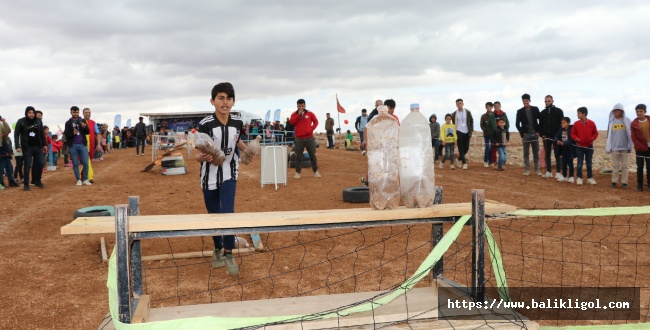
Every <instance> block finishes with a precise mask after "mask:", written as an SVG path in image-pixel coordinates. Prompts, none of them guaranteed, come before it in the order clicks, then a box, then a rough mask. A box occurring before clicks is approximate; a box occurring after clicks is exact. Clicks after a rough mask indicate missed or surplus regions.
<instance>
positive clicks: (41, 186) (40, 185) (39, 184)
mask: <svg viewBox="0 0 650 330" xmlns="http://www.w3.org/2000/svg"><path fill="white" fill-rule="evenodd" d="M35 186H37V187H39V188H41V189H43V188H45V185H44V184H43V183H37V184H35Z"/></svg>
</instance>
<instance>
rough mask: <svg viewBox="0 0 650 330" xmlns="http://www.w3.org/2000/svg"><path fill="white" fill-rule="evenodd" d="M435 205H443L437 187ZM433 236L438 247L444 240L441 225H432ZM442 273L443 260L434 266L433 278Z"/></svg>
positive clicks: (440, 191) (440, 190)
mask: <svg viewBox="0 0 650 330" xmlns="http://www.w3.org/2000/svg"><path fill="white" fill-rule="evenodd" d="M433 204H442V187H441V186H437V187H436V195H435V197H434V198H433ZM431 236H432V241H433V246H436V245H437V244H438V243H440V240H442V236H443V228H442V224H441V223H436V224H433V225H432V227H431ZM442 273H443V260H442V258H440V260H438V262H436V264H435V265H433V278H434V279H435V278H436V277H439V276H442Z"/></svg>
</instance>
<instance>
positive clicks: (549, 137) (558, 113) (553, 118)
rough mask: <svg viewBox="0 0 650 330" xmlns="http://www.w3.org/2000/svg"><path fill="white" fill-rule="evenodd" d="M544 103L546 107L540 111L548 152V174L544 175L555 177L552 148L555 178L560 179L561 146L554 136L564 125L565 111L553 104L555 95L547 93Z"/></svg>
mask: <svg viewBox="0 0 650 330" xmlns="http://www.w3.org/2000/svg"><path fill="white" fill-rule="evenodd" d="M544 103H545V104H546V108H544V110H542V112H540V113H539V131H540V135H541V136H542V141H543V142H544V151H545V152H546V155H545V157H544V160H545V161H546V175H544V177H545V178H552V177H553V173H551V148H552V149H553V154H554V155H555V178H556V179H559V178H560V177H562V173H561V172H562V161H561V160H560V158H561V153H560V148H558V145H557V141H555V139H554V137H555V133H557V132H558V131H559V130H560V128H561V127H562V123H561V121H562V118H564V112H563V111H562V109H560V108H558V107H556V106H555V105H554V104H553V96H551V95H546V97H545V98H544Z"/></svg>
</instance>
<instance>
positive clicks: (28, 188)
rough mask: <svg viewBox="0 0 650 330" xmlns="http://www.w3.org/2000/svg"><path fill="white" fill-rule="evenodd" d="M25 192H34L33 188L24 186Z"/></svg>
mask: <svg viewBox="0 0 650 330" xmlns="http://www.w3.org/2000/svg"><path fill="white" fill-rule="evenodd" d="M23 190H24V191H30V190H32V188H30V187H29V186H24V187H23Z"/></svg>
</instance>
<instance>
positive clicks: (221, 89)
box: [212, 82, 235, 101]
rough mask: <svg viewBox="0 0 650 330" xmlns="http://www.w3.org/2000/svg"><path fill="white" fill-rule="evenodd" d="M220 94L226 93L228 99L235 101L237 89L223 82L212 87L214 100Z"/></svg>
mask: <svg viewBox="0 0 650 330" xmlns="http://www.w3.org/2000/svg"><path fill="white" fill-rule="evenodd" d="M219 93H226V95H228V97H232V99H233V101H234V100H235V88H234V87H232V84H231V83H229V82H222V83H218V84H216V85H214V87H212V99H213V100H214V98H215V97H217V94H219Z"/></svg>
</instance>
